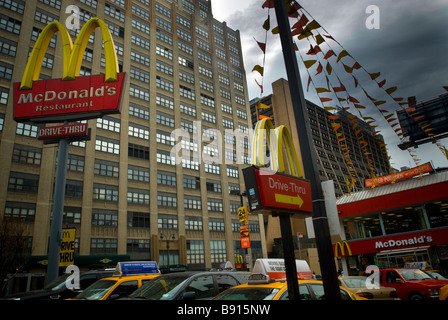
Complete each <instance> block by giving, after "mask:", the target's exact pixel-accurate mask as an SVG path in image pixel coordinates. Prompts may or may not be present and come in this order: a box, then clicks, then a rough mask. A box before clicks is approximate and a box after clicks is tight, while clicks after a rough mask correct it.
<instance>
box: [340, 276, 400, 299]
mask: <svg viewBox="0 0 448 320" xmlns="http://www.w3.org/2000/svg"><path fill="white" fill-rule="evenodd" d="M367 282H368V278H367V277H363V276H345V277H339V284H340V286H341V287H343V288H347V289H349V290H351V291H352V292H354V293H356V294H357V295H359V296H361V297H364V298H367V299H375V300H400V298H399V297H398V294H397V290H395V288H391V287H384V286H381V285H380V286H379V288H368V286H367Z"/></svg>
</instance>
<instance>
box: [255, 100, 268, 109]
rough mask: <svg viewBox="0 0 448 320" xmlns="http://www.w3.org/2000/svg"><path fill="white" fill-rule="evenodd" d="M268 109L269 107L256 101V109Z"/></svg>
mask: <svg viewBox="0 0 448 320" xmlns="http://www.w3.org/2000/svg"><path fill="white" fill-rule="evenodd" d="M269 108H270V106H268V105H266V104H264V103H261V101H258V106H257V109H269Z"/></svg>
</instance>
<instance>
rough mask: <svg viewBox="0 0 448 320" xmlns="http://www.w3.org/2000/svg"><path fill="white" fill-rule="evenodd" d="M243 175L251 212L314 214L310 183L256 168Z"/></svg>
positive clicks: (245, 171)
mask: <svg viewBox="0 0 448 320" xmlns="http://www.w3.org/2000/svg"><path fill="white" fill-rule="evenodd" d="M243 173H244V179H245V182H246V189H247V192H248V199H249V204H250V210H251V211H257V210H266V211H279V212H282V211H285V212H292V213H312V212H313V203H312V197H311V184H310V183H309V182H308V181H306V180H303V179H300V178H297V177H293V176H290V175H285V174H281V173H276V172H273V171H270V170H266V169H261V168H258V167H254V166H252V167H249V168H246V169H244V170H243ZM254 180H255V181H254ZM267 213H269V212H267Z"/></svg>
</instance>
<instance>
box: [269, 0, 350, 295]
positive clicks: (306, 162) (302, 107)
mask: <svg viewBox="0 0 448 320" xmlns="http://www.w3.org/2000/svg"><path fill="white" fill-rule="evenodd" d="M285 2H289V3H290V2H291V1H289V0H286V1H285V0H274V6H275V14H276V17H277V22H278V28H279V32H280V40H281V44H282V48H283V57H284V60H285V66H286V72H287V76H288V82H289V88H290V91H291V100H292V104H293V110H294V116H295V120H296V126H297V131H298V136H299V141H300V150H301V153H302V160H303V167H304V168H303V171H304V173H305V176H306V179H307V180H309V181H310V182H311V192H312V199H313V225H314V232H315V234H316V245H317V250H318V256H319V264H320V268H321V273H322V281H323V284H324V291H325V297H326V299H328V300H340V299H341V293H340V289H339V283H338V278H337V272H336V264H335V261H334V258H333V247H332V243H331V236H330V230H329V226H328V218H327V214H326V211H325V201H324V195H323V191H322V187H321V181H320V179H319V172H318V170H317V167H316V166H315V164H316V163H317V161H316V160H317V159H316V154H315V150H314V148H312V144H311V137H310V132H311V130H310V128H309V123H308V121H306V119H308V110H307V107H306V102H305V96H304V93H303V88H302V82H301V79H300V73H299V66H298V63H297V57H296V53H295V48H294V45H293V42H292V34H291V27H290V24H289V18H288V13H287V10H286V4H285ZM290 232H291V231H290Z"/></svg>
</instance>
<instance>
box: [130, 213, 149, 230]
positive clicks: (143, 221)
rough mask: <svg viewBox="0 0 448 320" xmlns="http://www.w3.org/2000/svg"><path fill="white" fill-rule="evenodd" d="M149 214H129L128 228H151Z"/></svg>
mask: <svg viewBox="0 0 448 320" xmlns="http://www.w3.org/2000/svg"><path fill="white" fill-rule="evenodd" d="M149 223H150V218H149V213H144V212H128V227H130V228H149Z"/></svg>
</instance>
